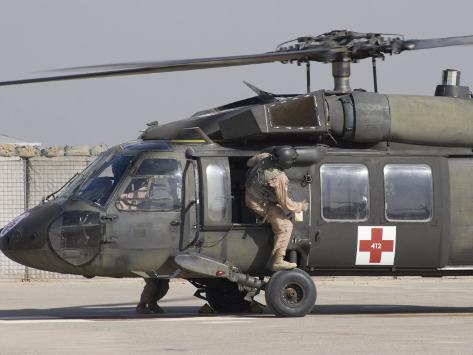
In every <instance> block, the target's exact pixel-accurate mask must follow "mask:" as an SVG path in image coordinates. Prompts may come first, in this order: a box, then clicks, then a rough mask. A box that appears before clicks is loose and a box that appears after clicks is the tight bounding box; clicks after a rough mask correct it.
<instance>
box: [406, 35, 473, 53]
mask: <svg viewBox="0 0 473 355" xmlns="http://www.w3.org/2000/svg"><path fill="white" fill-rule="evenodd" d="M468 44H473V36H460V37H446V38H431V39H410V40H406V41H404V42H403V47H404V48H403V49H407V50H416V49H428V48H438V47H449V46H464V45H468Z"/></svg>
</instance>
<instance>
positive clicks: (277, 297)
mask: <svg viewBox="0 0 473 355" xmlns="http://www.w3.org/2000/svg"><path fill="white" fill-rule="evenodd" d="M316 298H317V289H316V288H315V284H314V282H313V281H312V279H311V278H310V276H309V274H307V273H306V272H305V271H302V270H300V269H294V270H289V271H278V272H276V273H275V274H274V275H273V276H271V279H270V280H269V282H268V284H267V285H266V290H265V299H266V304H267V305H268V307H269V308H270V309H271V311H272V312H273V313H274V314H275V315H276V316H278V317H303V316H305V315H306V314H307V313H310V311H312V308H313V307H314V305H315V300H316Z"/></svg>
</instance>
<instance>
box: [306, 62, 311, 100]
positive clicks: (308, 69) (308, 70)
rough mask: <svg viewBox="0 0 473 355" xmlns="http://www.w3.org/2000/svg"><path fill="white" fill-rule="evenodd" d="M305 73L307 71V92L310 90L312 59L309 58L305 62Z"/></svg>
mask: <svg viewBox="0 0 473 355" xmlns="http://www.w3.org/2000/svg"><path fill="white" fill-rule="evenodd" d="M305 73H306V80H307V93H309V92H310V61H309V58H307V62H305Z"/></svg>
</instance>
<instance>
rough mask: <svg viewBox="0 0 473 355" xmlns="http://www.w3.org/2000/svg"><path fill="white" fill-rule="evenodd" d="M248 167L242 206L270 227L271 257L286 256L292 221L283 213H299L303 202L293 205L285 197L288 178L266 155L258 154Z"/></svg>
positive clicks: (304, 207)
mask: <svg viewBox="0 0 473 355" xmlns="http://www.w3.org/2000/svg"><path fill="white" fill-rule="evenodd" d="M247 166H248V167H249V168H251V170H250V171H249V174H248V178H247V182H246V195H245V202H246V206H247V207H248V208H249V209H251V210H252V211H253V212H255V213H256V214H258V215H259V216H261V217H263V221H264V222H269V223H270V224H271V227H272V230H273V233H274V247H273V252H272V254H273V255H278V254H279V255H282V256H284V255H285V254H286V249H287V245H288V244H289V240H290V238H291V233H292V228H293V225H292V222H291V221H290V220H289V219H288V218H287V215H286V211H289V212H296V213H298V212H301V211H303V210H306V209H307V202H306V201H303V202H295V201H292V200H291V199H290V198H289V196H288V186H289V179H288V178H287V175H286V174H285V173H284V171H283V170H282V169H280V168H278V167H277V166H276V165H275V164H274V162H273V160H272V158H271V154H269V153H260V154H257V155H256V156H254V157H252V158H251V159H250V160H248V162H247Z"/></svg>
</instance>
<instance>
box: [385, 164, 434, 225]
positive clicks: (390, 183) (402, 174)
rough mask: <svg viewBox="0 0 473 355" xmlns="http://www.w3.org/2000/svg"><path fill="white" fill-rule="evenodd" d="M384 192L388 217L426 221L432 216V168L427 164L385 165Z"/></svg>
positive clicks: (393, 219) (397, 219)
mask: <svg viewBox="0 0 473 355" xmlns="http://www.w3.org/2000/svg"><path fill="white" fill-rule="evenodd" d="M384 194H385V200H384V201H385V215H386V219H387V220H388V221H411V222H426V221H430V220H431V219H432V206H433V188H432V170H431V168H430V167H429V166H428V165H425V164H388V165H386V166H385V167H384Z"/></svg>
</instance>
